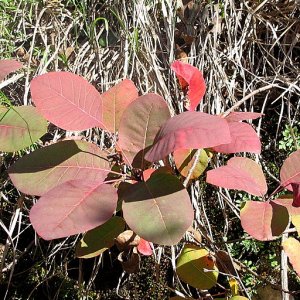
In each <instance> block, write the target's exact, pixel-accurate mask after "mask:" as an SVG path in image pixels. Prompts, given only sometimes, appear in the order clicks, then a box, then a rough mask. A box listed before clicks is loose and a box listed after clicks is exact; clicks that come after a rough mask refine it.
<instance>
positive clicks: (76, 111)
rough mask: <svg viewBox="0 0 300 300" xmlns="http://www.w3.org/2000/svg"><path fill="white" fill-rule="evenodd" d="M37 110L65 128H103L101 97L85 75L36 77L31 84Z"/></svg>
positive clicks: (54, 73) (66, 73)
mask: <svg viewBox="0 0 300 300" xmlns="http://www.w3.org/2000/svg"><path fill="white" fill-rule="evenodd" d="M30 90H31V96H32V100H33V102H34V104H35V105H36V107H37V109H38V111H39V112H40V113H41V114H42V115H43V116H44V117H45V118H46V119H47V120H49V121H50V122H51V123H53V124H54V125H56V126H58V127H60V128H63V129H66V130H85V129H89V128H92V127H97V126H98V127H102V98H101V96H100V94H99V92H98V91H97V90H96V89H95V88H94V86H92V85H91V84H90V83H88V82H87V81H86V80H85V79H84V78H82V77H80V76H78V75H75V74H72V73H69V72H51V73H47V74H43V75H40V76H37V77H36V78H34V79H33V80H32V81H31V84H30Z"/></svg>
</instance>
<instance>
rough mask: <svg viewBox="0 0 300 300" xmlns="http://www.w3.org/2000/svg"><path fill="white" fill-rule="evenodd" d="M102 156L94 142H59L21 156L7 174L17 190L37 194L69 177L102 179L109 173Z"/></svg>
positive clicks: (69, 178)
mask: <svg viewBox="0 0 300 300" xmlns="http://www.w3.org/2000/svg"><path fill="white" fill-rule="evenodd" d="M104 157H105V154H104V152H102V151H101V150H100V149H99V148H98V147H97V146H96V145H94V144H91V143H88V142H84V141H72V140H70V141H62V142H58V143H56V144H53V145H50V146H47V147H44V148H41V149H38V150H36V151H34V152H32V153H30V154H29V155H25V156H23V157H22V158H20V159H19V160H18V161H17V162H16V163H15V164H14V165H12V166H11V167H10V168H9V170H8V173H9V176H10V178H11V180H12V182H13V184H14V185H15V186H16V188H18V189H19V190H20V191H21V192H23V193H25V194H29V195H37V196H39V195H42V194H44V193H45V192H47V191H49V190H50V189H52V188H53V187H55V186H56V185H59V184H61V183H63V182H66V181H69V180H73V179H82V180H85V179H86V180H91V181H101V180H104V179H105V178H106V175H107V174H108V173H109V172H110V166H109V163H108V161H107V160H106V159H105V158H104Z"/></svg>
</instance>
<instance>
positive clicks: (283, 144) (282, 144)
mask: <svg viewBox="0 0 300 300" xmlns="http://www.w3.org/2000/svg"><path fill="white" fill-rule="evenodd" d="M299 129H300V122H295V125H294V126H293V127H291V126H290V125H289V124H286V125H285V129H284V130H283V131H282V139H281V140H280V141H279V145H278V148H279V149H280V150H286V151H287V152H288V153H291V152H293V151H295V150H297V148H298V146H299V145H300V130H299ZM296 145H297V146H296Z"/></svg>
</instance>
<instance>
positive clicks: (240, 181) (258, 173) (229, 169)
mask: <svg viewBox="0 0 300 300" xmlns="http://www.w3.org/2000/svg"><path fill="white" fill-rule="evenodd" d="M206 182H208V183H210V184H213V185H217V186H220V187H223V188H227V189H235V190H242V191H246V192H248V193H250V194H252V195H255V196H263V195H265V194H266V192H267V189H268V187H267V183H266V179H265V176H264V174H263V171H262V169H261V166H259V165H258V164H257V163H256V162H255V161H253V160H251V159H249V158H245V157H233V158H231V159H230V160H229V161H228V163H227V166H223V167H220V168H216V169H214V170H210V171H208V172H207V177H206Z"/></svg>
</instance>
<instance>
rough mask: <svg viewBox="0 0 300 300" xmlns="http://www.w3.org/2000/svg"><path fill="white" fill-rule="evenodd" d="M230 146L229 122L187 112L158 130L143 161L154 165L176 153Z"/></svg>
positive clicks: (204, 114) (200, 113)
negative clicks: (177, 151)
mask: <svg viewBox="0 0 300 300" xmlns="http://www.w3.org/2000/svg"><path fill="white" fill-rule="evenodd" d="M230 142H231V137H230V132H229V127H228V122H227V121H226V120H225V119H223V118H221V117H219V116H212V115H209V114H206V113H202V112H195V111H193V112H192V111H187V112H184V113H181V114H180V115H177V116H175V117H173V118H171V119H169V120H168V121H167V122H166V123H165V124H164V125H163V126H162V127H161V129H160V131H159V133H158V134H157V136H156V137H155V141H154V144H153V146H152V147H151V149H150V150H149V151H148V152H147V153H146V155H145V158H146V159H147V160H149V161H151V162H153V161H157V160H160V159H163V158H164V157H166V156H167V155H168V154H170V153H171V152H173V151H175V150H178V149H190V148H191V149H203V148H209V147H214V146H218V145H221V144H227V143H230Z"/></svg>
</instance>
